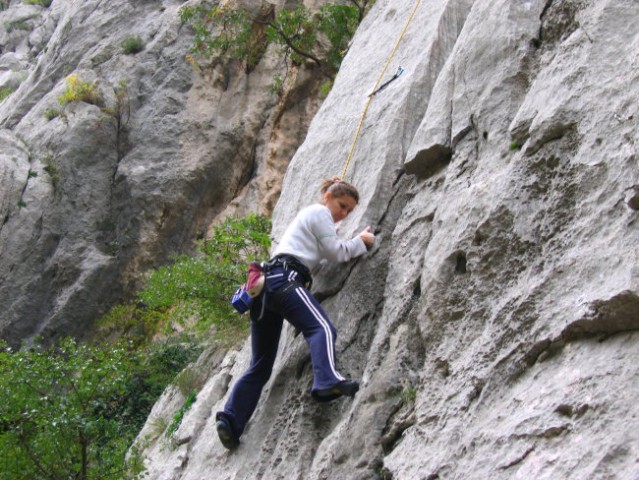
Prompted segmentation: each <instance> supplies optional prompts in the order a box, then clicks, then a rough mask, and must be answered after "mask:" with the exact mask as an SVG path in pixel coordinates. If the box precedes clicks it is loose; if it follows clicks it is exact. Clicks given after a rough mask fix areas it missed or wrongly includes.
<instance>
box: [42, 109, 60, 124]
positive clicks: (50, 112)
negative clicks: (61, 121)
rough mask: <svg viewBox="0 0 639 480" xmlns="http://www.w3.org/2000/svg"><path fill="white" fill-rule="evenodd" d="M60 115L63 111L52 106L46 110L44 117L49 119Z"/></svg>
mask: <svg viewBox="0 0 639 480" xmlns="http://www.w3.org/2000/svg"><path fill="white" fill-rule="evenodd" d="M60 115H62V111H61V110H59V109H57V108H53V107H50V108H47V109H46V110H45V111H44V118H46V119H47V120H49V121H51V120H53V119H54V118H57V117H59V116H60Z"/></svg>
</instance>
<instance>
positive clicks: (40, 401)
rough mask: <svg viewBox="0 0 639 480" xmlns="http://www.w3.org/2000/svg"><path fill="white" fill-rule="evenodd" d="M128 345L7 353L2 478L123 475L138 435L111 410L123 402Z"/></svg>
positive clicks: (0, 392)
mask: <svg viewBox="0 0 639 480" xmlns="http://www.w3.org/2000/svg"><path fill="white" fill-rule="evenodd" d="M132 360H133V357H132V355H131V353H130V352H129V351H128V349H127V347H126V345H113V346H105V347H90V346H87V345H80V344H77V343H76V342H74V341H73V340H66V341H64V342H62V343H61V344H60V345H59V346H58V347H56V348H49V349H40V348H24V349H22V350H20V351H18V352H15V353H14V352H12V351H11V350H9V349H8V348H7V347H6V346H4V347H3V349H2V352H0V384H1V385H2V389H0V418H1V419H2V420H1V421H0V422H1V423H0V452H1V453H0V479H2V480H9V479H11V480H19V479H25V480H26V479H33V478H47V479H51V480H58V479H60V480H62V479H68V478H78V479H88V478H94V477H98V476H99V477H100V478H106V479H109V478H113V479H116V478H120V477H119V475H120V474H121V473H122V471H123V470H124V469H126V461H125V454H126V451H127V449H128V446H129V444H130V443H131V441H132V440H133V433H134V432H132V431H126V430H123V429H122V428H121V424H120V422H119V421H118V420H117V419H116V418H113V415H111V414H110V413H111V412H112V411H113V409H114V407H115V406H117V403H118V402H120V401H122V400H123V399H124V395H125V393H126V388H125V387H126V383H127V378H128V374H129V371H130V369H131V364H132Z"/></svg>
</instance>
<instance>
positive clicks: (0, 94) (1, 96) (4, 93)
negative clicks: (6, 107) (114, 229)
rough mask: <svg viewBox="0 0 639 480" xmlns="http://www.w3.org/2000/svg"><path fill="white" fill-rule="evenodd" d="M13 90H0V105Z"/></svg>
mask: <svg viewBox="0 0 639 480" xmlns="http://www.w3.org/2000/svg"><path fill="white" fill-rule="evenodd" d="M14 91H15V90H14V89H13V88H0V103H1V102H3V101H4V100H5V99H6V98H7V97H8V96H9V95H11V94H12V93H13V92H14Z"/></svg>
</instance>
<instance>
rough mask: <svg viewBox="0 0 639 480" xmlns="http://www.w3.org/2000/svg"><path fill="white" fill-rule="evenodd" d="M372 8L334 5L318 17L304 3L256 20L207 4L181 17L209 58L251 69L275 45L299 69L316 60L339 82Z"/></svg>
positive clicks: (235, 10)
mask: <svg viewBox="0 0 639 480" xmlns="http://www.w3.org/2000/svg"><path fill="white" fill-rule="evenodd" d="M372 3H373V1H370V0H363V1H355V0H350V1H349V2H347V3H343V2H342V3H329V4H326V5H323V6H322V7H321V8H320V9H319V11H317V12H315V13H313V12H312V11H311V10H310V9H308V8H307V7H305V6H304V5H303V4H298V5H296V6H295V7H293V8H282V9H279V10H278V11H277V13H276V14H275V15H274V16H271V17H267V18H251V17H250V16H249V14H248V13H247V12H246V10H244V9H243V8H231V7H220V6H219V5H211V4H206V3H205V4H201V5H198V6H195V7H183V8H182V9H181V10H180V17H181V20H182V22H184V23H190V24H191V25H192V26H193V29H194V31H195V40H194V46H193V52H194V53H196V54H198V55H201V56H203V57H205V58H210V57H213V56H216V55H222V56H227V57H229V58H234V59H237V60H241V61H245V62H246V63H247V68H249V69H250V67H251V65H255V64H256V63H257V61H259V58H260V56H261V54H262V53H263V51H264V50H265V48H266V46H267V45H268V44H269V43H274V44H276V45H278V46H279V47H280V52H281V54H282V56H283V57H284V58H286V59H290V60H291V61H292V62H293V63H294V64H298V65H299V64H302V63H303V62H305V61H310V62H312V63H314V64H316V65H317V66H318V67H319V69H320V71H321V72H322V73H323V74H324V75H325V76H327V77H328V78H330V79H333V78H334V76H335V74H336V72H337V70H338V69H339V67H340V64H341V62H342V58H343V56H344V54H345V52H346V50H347V49H348V42H349V41H350V39H351V38H352V36H353V34H354V33H355V30H356V28H357V26H358V25H359V23H360V22H361V20H362V18H363V16H364V13H365V12H366V10H367V9H368V8H369V6H370V5H372ZM263 27H266V29H265V30H264V28H263Z"/></svg>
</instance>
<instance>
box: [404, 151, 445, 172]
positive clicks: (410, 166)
mask: <svg viewBox="0 0 639 480" xmlns="http://www.w3.org/2000/svg"><path fill="white" fill-rule="evenodd" d="M452 156H453V151H452V149H451V148H450V147H449V146H448V145H432V146H431V147H429V148H426V149H424V150H421V151H419V152H418V153H417V154H416V155H415V157H414V158H413V159H412V160H411V161H410V162H409V163H406V164H405V168H406V172H407V173H409V174H411V175H415V176H417V177H419V178H428V177H432V176H433V175H436V174H437V173H439V172H440V171H441V170H443V169H444V167H446V165H448V164H449V163H450V161H451V159H452Z"/></svg>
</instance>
